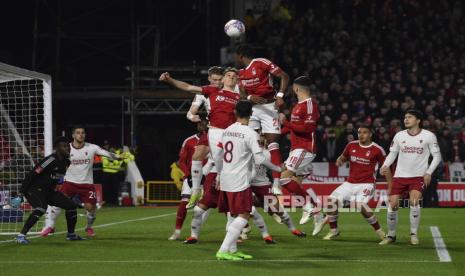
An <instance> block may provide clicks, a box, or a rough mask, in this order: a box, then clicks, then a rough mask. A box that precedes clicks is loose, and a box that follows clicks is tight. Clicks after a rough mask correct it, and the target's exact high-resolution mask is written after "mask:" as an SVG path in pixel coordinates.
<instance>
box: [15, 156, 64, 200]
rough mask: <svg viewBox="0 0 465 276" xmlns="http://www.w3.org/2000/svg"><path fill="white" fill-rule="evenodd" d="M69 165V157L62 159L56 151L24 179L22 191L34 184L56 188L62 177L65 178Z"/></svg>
mask: <svg viewBox="0 0 465 276" xmlns="http://www.w3.org/2000/svg"><path fill="white" fill-rule="evenodd" d="M69 165H70V161H69V159H68V158H65V159H61V160H60V159H59V158H58V156H57V155H56V154H55V153H53V154H50V155H49V156H47V157H45V158H44V159H42V160H41V161H40V162H39V164H37V166H35V168H34V169H33V170H31V172H29V174H28V175H27V176H26V178H25V179H24V181H23V185H22V187H21V191H22V192H23V193H24V192H27V191H28V190H29V188H30V187H32V186H36V187H37V186H40V187H43V188H49V189H55V187H56V185H57V184H58V183H59V181H60V179H63V178H64V176H65V174H66V169H67V168H68V167H69Z"/></svg>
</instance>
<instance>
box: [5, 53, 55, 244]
mask: <svg viewBox="0 0 465 276" xmlns="http://www.w3.org/2000/svg"><path fill="white" fill-rule="evenodd" d="M18 80H40V81H42V90H43V91H42V92H43V104H44V105H43V116H44V117H43V118H44V129H43V132H44V154H45V156H48V155H50V154H52V152H53V113H52V110H53V109H52V78H51V76H50V75H47V74H43V73H39V72H35V71H31V70H27V69H24V68H20V67H16V66H12V65H9V64H6V63H3V62H0V83H6V82H10V81H18ZM0 96H1V92H0ZM0 109H1V111H2V112H4V110H3V107H0ZM7 120H8V124H12V123H11V122H10V121H9V118H8V117H7ZM13 130H14V135H15V136H19V134H18V133H17V131H16V129H15V128H13ZM21 140H22V139H21ZM22 146H23V147H24V145H22ZM33 161H38V160H33ZM14 234H17V232H0V235H2V236H3V235H14ZM29 234H39V232H34V231H31V232H29Z"/></svg>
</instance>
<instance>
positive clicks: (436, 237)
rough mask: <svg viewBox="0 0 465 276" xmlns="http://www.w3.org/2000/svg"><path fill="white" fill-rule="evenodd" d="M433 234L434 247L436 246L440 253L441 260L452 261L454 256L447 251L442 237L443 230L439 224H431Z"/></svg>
mask: <svg viewBox="0 0 465 276" xmlns="http://www.w3.org/2000/svg"><path fill="white" fill-rule="evenodd" d="M430 230H431V234H432V235H433V241H434V247H436V252H437V253H438V257H439V261H440V262H452V258H451V257H450V255H449V251H447V248H446V244H445V243H444V240H443V239H442V236H441V232H439V228H438V227H437V226H430Z"/></svg>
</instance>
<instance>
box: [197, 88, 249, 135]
mask: <svg viewBox="0 0 465 276" xmlns="http://www.w3.org/2000/svg"><path fill="white" fill-rule="evenodd" d="M202 94H204V95H205V96H207V97H208V98H209V100H210V108H211V109H210V114H209V115H208V120H209V121H210V126H213V127H217V128H222V129H225V128H227V127H228V126H230V125H232V124H233V123H234V122H236V116H235V115H234V108H235V107H236V104H237V103H238V102H239V100H240V97H241V95H240V94H239V93H236V92H232V91H228V90H224V89H220V88H218V87H215V86H203V87H202Z"/></svg>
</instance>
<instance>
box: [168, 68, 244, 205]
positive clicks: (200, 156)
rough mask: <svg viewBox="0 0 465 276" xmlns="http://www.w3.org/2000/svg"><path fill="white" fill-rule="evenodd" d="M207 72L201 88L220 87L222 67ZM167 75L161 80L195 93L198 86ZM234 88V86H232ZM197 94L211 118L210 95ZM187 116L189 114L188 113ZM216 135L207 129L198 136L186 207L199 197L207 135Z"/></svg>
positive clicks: (214, 131) (194, 203) (205, 156)
mask: <svg viewBox="0 0 465 276" xmlns="http://www.w3.org/2000/svg"><path fill="white" fill-rule="evenodd" d="M208 74H209V76H208V80H209V81H210V86H203V87H202V88H205V89H208V87H219V88H221V87H222V85H223V82H220V83H218V81H217V80H218V78H219V76H221V80H222V79H223V70H222V68H221V67H212V68H210V69H209V70H208ZM167 76H168V78H166V75H165V74H162V75H161V76H160V80H161V81H166V82H168V83H170V84H171V85H173V86H174V87H176V88H178V89H181V90H184V91H188V92H194V93H196V92H195V91H193V90H196V89H198V88H199V87H198V86H194V85H190V84H188V83H185V82H183V81H179V80H176V79H173V78H170V77H169V74H168V75H167ZM236 84H237V83H236ZM234 89H235V87H234ZM233 91H234V90H233ZM199 96H200V97H203V98H204V99H205V101H204V104H205V105H207V104H208V106H206V107H207V111H208V112H209V120H211V117H212V116H211V115H210V112H211V109H212V107H211V100H210V97H208V95H205V94H204V93H198V92H197V95H196V97H197V98H199ZM198 102H199V103H200V101H198ZM191 108H192V107H191ZM217 109H218V108H217ZM188 117H189V114H188ZM216 117H217V116H216ZM209 128H210V129H212V128H216V127H214V126H211V125H210V126H209ZM218 135H219V132H218V131H216V130H213V131H209V132H208V134H204V135H202V136H201V137H200V139H199V143H198V144H197V147H196V149H195V152H194V154H193V156H192V166H191V176H192V196H191V198H190V200H189V203H188V204H187V206H186V208H192V207H194V206H195V205H196V204H197V202H198V201H199V200H200V198H201V190H200V184H201V182H202V166H203V160H205V159H206V158H207V155H208V153H209V152H210V147H209V141H208V139H209V136H213V137H212V138H213V139H214V140H218V137H217V136H218ZM212 174H215V175H212ZM207 177H208V178H207V179H208V180H210V179H215V178H216V172H215V169H214V168H213V170H212V171H211V173H209V174H208V175H207ZM207 179H206V180H207Z"/></svg>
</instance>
